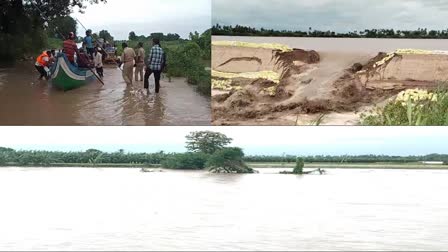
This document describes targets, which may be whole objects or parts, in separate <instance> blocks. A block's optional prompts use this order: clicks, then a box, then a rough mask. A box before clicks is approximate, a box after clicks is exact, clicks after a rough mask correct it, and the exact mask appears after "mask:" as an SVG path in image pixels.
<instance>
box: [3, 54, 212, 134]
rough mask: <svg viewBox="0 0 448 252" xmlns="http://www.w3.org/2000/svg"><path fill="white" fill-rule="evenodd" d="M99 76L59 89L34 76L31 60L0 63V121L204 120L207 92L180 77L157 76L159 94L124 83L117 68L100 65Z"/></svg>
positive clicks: (191, 122)
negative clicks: (101, 73)
mask: <svg viewBox="0 0 448 252" xmlns="http://www.w3.org/2000/svg"><path fill="white" fill-rule="evenodd" d="M104 74H105V78H104V82H105V85H104V86H102V85H101V84H100V83H99V82H95V83H91V84H88V85H86V86H84V87H81V88H79V89H76V90H71V91H68V92H62V91H60V90H57V89H55V88H53V87H52V86H51V85H49V83H48V82H47V81H38V80H37V78H38V74H37V71H36V70H35V69H34V67H33V64H32V63H31V62H26V63H23V62H22V63H19V64H18V65H17V66H16V67H14V68H0V125H32V126H34V125H94V126H96V125H106V126H112V125H116V126H121V125H188V126H196V125H210V117H211V116H210V98H209V97H205V96H203V95H200V94H199V93H198V92H196V90H195V87H193V86H191V85H188V84H187V83H186V82H185V80H184V79H182V78H173V79H172V81H171V82H168V78H165V79H163V80H162V81H161V87H162V88H161V91H160V94H159V95H157V96H156V95H154V79H153V77H152V76H151V78H150V87H152V94H150V95H146V94H145V92H143V82H134V85H133V86H132V87H127V86H126V84H125V82H124V81H123V78H122V76H121V71H120V70H119V69H118V68H105V69H104Z"/></svg>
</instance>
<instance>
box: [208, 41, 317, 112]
mask: <svg viewBox="0 0 448 252" xmlns="http://www.w3.org/2000/svg"><path fill="white" fill-rule="evenodd" d="M319 61H320V57H319V54H318V53H317V52H315V51H305V50H301V49H292V48H288V47H286V46H282V45H278V44H253V43H239V42H214V43H213V46H212V69H213V71H212V86H213V90H214V92H213V101H212V102H213V105H212V106H213V117H214V120H218V119H224V120H226V119H237V118H241V119H242V120H244V119H245V118H246V119H247V118H255V117H257V116H260V115H262V114H267V113H269V110H270V109H269V108H266V105H269V104H275V103H278V102H279V101H282V100H286V99H288V98H290V97H291V96H292V95H293V94H294V90H295V89H296V88H297V87H296V85H297V84H298V82H296V81H295V78H297V76H300V75H303V74H306V73H307V72H309V71H312V70H313V69H315V66H314V65H315V64H316V63H318V62H319ZM292 84H293V85H292ZM293 86H294V87H293Z"/></svg>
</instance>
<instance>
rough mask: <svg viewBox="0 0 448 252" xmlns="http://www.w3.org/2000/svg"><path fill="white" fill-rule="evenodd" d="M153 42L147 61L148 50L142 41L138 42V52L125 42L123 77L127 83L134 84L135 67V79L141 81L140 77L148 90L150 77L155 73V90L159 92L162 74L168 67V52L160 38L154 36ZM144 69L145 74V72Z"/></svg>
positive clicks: (122, 60) (122, 58) (122, 59)
mask: <svg viewBox="0 0 448 252" xmlns="http://www.w3.org/2000/svg"><path fill="white" fill-rule="evenodd" d="M152 43H153V46H152V48H151V50H150V52H149V55H148V58H147V60H146V61H145V55H146V52H145V49H144V48H143V43H142V42H140V43H139V44H138V48H137V52H135V50H134V49H133V48H130V47H128V44H127V43H123V44H122V46H123V54H122V56H121V59H120V60H121V64H123V79H124V81H125V82H126V84H127V85H132V78H133V77H134V68H135V81H136V82H137V81H139V77H140V81H144V88H145V89H146V90H147V91H148V92H149V77H150V76H151V75H152V74H154V82H155V92H156V93H159V90H160V76H161V74H162V72H163V70H164V69H165V67H166V54H165V52H164V51H163V49H162V47H161V46H160V40H159V39H157V38H154V39H153V40H152ZM145 66H146V67H145ZM144 69H145V71H144V72H145V74H143V70H144Z"/></svg>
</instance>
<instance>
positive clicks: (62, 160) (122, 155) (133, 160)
mask: <svg viewBox="0 0 448 252" xmlns="http://www.w3.org/2000/svg"><path fill="white" fill-rule="evenodd" d="M231 142H232V139H231V138H229V137H227V136H226V135H224V134H222V133H218V132H212V131H199V132H191V133H190V134H189V135H187V136H186V149H187V150H188V151H187V152H186V153H165V152H163V151H161V152H157V153H126V152H125V151H124V150H119V151H117V152H113V153H108V152H102V151H100V150H96V149H89V150H86V151H78V152H61V151H24V150H19V151H17V150H14V149H11V148H5V147H0V165H2V166H7V165H20V166H32V165H35V166H51V165H57V164H90V165H91V166H95V165H98V164H147V165H154V164H159V165H161V166H162V167H164V168H168V169H183V170H187V169H190V170H191V169H209V170H210V171H212V172H217V173H254V172H255V171H254V170H253V169H252V168H249V167H248V166H247V165H246V164H245V163H244V160H243V158H244V152H243V150H242V149H241V148H238V147H228V145H229V144H230V143H231Z"/></svg>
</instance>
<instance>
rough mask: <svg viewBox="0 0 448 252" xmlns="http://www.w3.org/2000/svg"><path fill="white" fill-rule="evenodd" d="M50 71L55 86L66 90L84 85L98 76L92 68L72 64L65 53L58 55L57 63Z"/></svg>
mask: <svg viewBox="0 0 448 252" xmlns="http://www.w3.org/2000/svg"><path fill="white" fill-rule="evenodd" d="M50 71H51V83H52V84H53V86H55V87H57V88H59V89H62V90H64V91H68V90H72V89H75V88H79V87H81V86H84V85H86V84H87V83H89V82H92V81H94V80H95V78H96V77H95V75H94V74H93V73H92V71H91V70H88V69H81V68H78V67H76V66H74V65H72V64H71V63H70V62H69V61H68V59H67V56H65V54H63V53H59V54H58V55H57V60H56V63H55V64H54V65H53V67H52V68H51V70H50Z"/></svg>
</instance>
